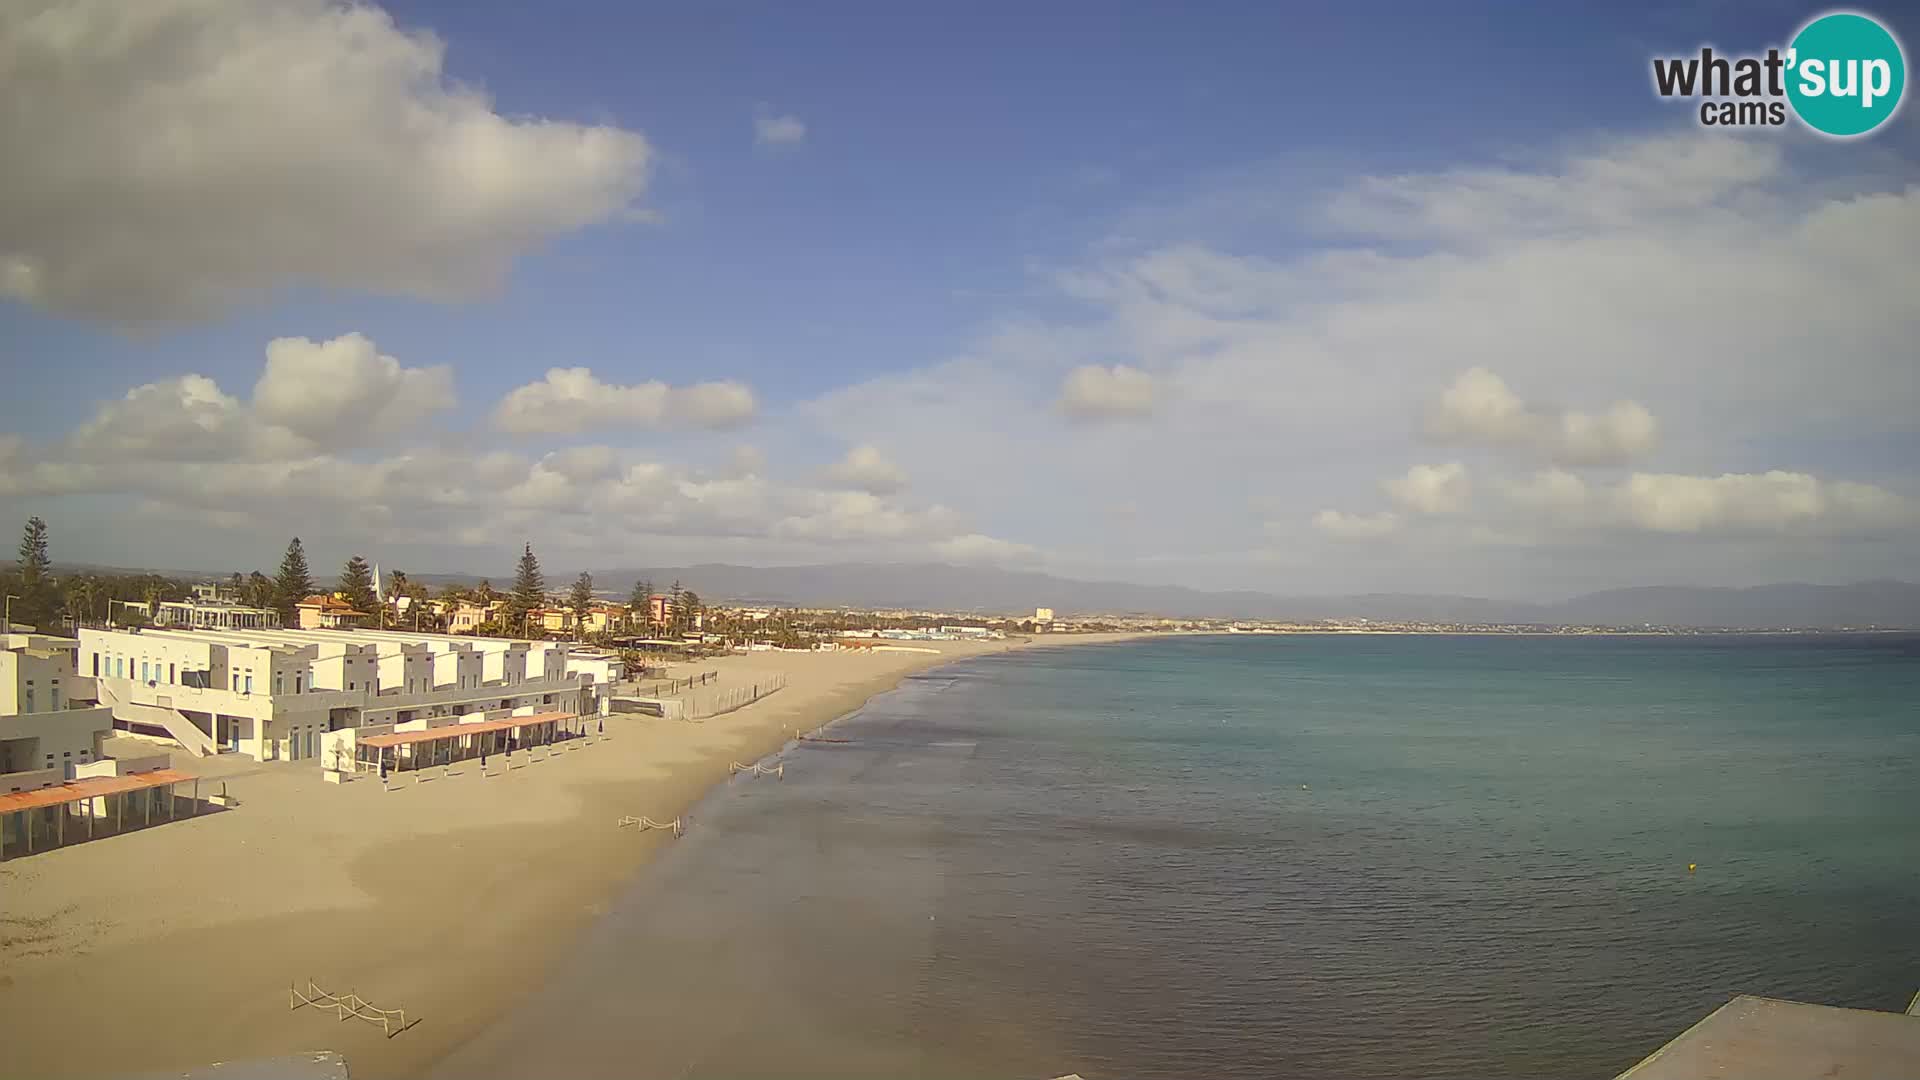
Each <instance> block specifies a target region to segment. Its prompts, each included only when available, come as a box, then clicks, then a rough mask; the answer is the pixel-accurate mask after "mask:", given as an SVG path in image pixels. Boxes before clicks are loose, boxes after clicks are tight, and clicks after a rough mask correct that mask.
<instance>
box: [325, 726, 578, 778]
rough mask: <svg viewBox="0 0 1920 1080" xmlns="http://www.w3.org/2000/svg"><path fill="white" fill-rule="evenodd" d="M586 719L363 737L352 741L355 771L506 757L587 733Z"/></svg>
mask: <svg viewBox="0 0 1920 1080" xmlns="http://www.w3.org/2000/svg"><path fill="white" fill-rule="evenodd" d="M586 726H587V721H585V720H582V719H581V718H580V715H579V714H578V713H570V712H545V713H533V714H531V715H528V716H506V717H501V718H500V719H498V720H482V721H479V722H477V723H468V724H442V725H441V726H439V727H429V728H421V729H419V730H416V731H391V732H388V733H386V734H384V735H368V736H364V737H362V738H360V739H358V740H356V741H355V743H354V763H355V765H356V766H357V767H358V768H359V769H363V770H378V769H379V768H380V767H381V766H382V765H383V764H384V765H387V767H388V768H390V769H393V770H394V771H396V772H397V771H399V770H401V769H424V768H427V767H429V766H433V765H450V764H452V763H453V762H456V761H465V760H467V759H468V758H476V757H480V756H482V755H483V754H507V753H511V752H513V751H515V750H524V749H527V748H530V747H534V746H546V745H550V744H552V743H554V742H558V741H560V740H562V739H566V738H571V737H574V736H577V735H584V734H586Z"/></svg>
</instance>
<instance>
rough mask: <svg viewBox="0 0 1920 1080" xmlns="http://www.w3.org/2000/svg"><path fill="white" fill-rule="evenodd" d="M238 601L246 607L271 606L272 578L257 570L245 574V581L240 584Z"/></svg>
mask: <svg viewBox="0 0 1920 1080" xmlns="http://www.w3.org/2000/svg"><path fill="white" fill-rule="evenodd" d="M240 602H241V603H243V604H245V605H247V606H248V607H259V608H265V607H272V606H273V579H272V578H270V577H268V576H267V575H265V574H263V573H261V572H260V571H258V570H255V571H253V572H252V573H250V574H248V575H247V583H246V584H245V585H242V586H240Z"/></svg>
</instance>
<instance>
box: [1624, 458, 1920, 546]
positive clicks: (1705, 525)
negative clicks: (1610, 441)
mask: <svg viewBox="0 0 1920 1080" xmlns="http://www.w3.org/2000/svg"><path fill="white" fill-rule="evenodd" d="M1613 499H1614V501H1615V503H1616V509H1617V512H1618V514H1619V515H1620V516H1621V517H1622V518H1624V519H1625V520H1626V521H1627V522H1628V523H1630V524H1632V525H1633V526H1636V527H1638V528H1641V529H1648V530H1652V531H1655V532H1669V533H1700V532H1716V531H1725V532H1740V531H1749V530H1754V531H1782V530H1787V529H1794V528H1802V527H1808V526H1825V527H1827V528H1831V529H1835V530H1840V531H1856V530H1873V529H1880V528H1886V527H1889V526H1892V525H1895V524H1898V523H1901V522H1903V521H1909V520H1910V519H1911V518H1912V509H1913V508H1912V507H1911V505H1910V504H1908V503H1907V502H1906V500H1904V499H1902V498H1900V497H1899V496H1896V495H1895V494H1893V493H1892V492H1890V491H1886V490H1885V489H1882V488H1878V487H1874V486H1873V485H1870V484H1858V483H1839V484H1834V483H1827V482H1823V481H1821V480H1819V479H1818V478H1816V477H1813V476H1809V475H1807V474H1805V473H1794V472H1785V471H1781V470H1775V471H1773V472H1767V473H1758V474H1754V473H1726V474H1723V475H1720V476H1681V475H1673V474H1663V473H1635V474H1633V475H1632V476H1631V477H1628V478H1627V480H1626V481H1625V482H1624V483H1622V484H1621V486H1620V487H1619V488H1618V489H1617V490H1616V491H1615V492H1614V493H1613Z"/></svg>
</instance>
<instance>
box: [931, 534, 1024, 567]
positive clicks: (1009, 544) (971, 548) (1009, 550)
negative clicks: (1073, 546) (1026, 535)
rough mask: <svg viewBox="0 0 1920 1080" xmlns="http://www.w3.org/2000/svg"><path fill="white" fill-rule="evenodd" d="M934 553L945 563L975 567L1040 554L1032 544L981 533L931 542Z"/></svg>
mask: <svg viewBox="0 0 1920 1080" xmlns="http://www.w3.org/2000/svg"><path fill="white" fill-rule="evenodd" d="M933 551H934V554H936V555H938V556H939V557H940V558H941V559H944V560H946V561H947V562H953V563H963V564H969V565H977V566H1016V565H1020V564H1023V563H1030V562H1032V561H1033V560H1034V559H1036V558H1038V557H1039V554H1040V553H1039V550H1038V549H1036V548H1035V547H1034V546H1033V545H1031V544H1020V543H1015V542H1014V541H1011V540H1002V539H1000V538H998V537H994V536H986V535H984V534H981V533H967V534H965V535H964V536H955V537H951V538H949V539H946V540H942V541H940V542H939V543H936V544H934V545H933Z"/></svg>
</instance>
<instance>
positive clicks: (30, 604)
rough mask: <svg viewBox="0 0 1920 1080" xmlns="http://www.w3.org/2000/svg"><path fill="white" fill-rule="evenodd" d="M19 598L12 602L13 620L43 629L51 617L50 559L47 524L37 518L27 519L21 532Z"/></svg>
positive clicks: (52, 593)
mask: <svg viewBox="0 0 1920 1080" xmlns="http://www.w3.org/2000/svg"><path fill="white" fill-rule="evenodd" d="M18 587H19V590H20V598H19V599H18V600H16V601H14V604H13V609H12V610H13V617H14V618H15V619H18V620H19V621H21V622H23V623H29V624H31V625H33V626H35V627H37V628H40V629H45V628H46V625H47V622H48V621H49V620H51V619H52V618H53V613H54V606H55V600H54V592H53V560H52V559H51V558H49V557H48V555H47V523H46V522H44V521H42V520H40V519H39V518H37V517H31V518H28V519H27V527H26V528H25V529H23V530H21V533H20V571H19V585H18Z"/></svg>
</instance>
